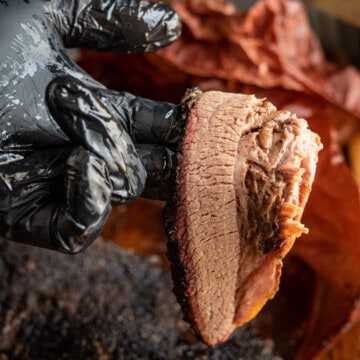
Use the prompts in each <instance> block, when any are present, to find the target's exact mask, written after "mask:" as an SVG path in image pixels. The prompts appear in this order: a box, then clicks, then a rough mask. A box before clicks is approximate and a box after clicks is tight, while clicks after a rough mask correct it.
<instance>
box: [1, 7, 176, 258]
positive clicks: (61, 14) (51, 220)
mask: <svg viewBox="0 0 360 360" xmlns="http://www.w3.org/2000/svg"><path fill="white" fill-rule="evenodd" d="M179 31H180V25H179V19H178V17H177V15H176V14H175V13H174V11H173V10H171V9H169V8H168V7H167V6H165V5H163V4H160V3H147V2H139V1H134V0H128V1H126V0H117V1H116V0H115V1H107V0H102V1H100V0H92V1H90V0H83V1H80V0H79V1H75V0H73V1H70V0H69V1H68V0H66V1H65V0H62V1H61V0H54V1H45V0H28V1H23V0H11V1H10V0H7V1H4V0H0V44H1V48H0V235H1V236H4V237H6V238H7V239H9V240H14V241H20V242H25V243H29V244H33V245H37V246H42V247H46V248H51V249H56V250H59V251H64V252H71V253H75V252H78V251H81V250H83V249H84V248H86V247H87V246H88V245H89V244H90V243H91V242H92V241H93V240H94V239H95V238H96V237H97V236H98V235H99V233H100V232H101V230H102V228H103V226H104V224H105V222H106V219H107V217H108V215H109V212H110V209H111V205H116V204H120V203H125V202H127V201H131V200H133V199H135V198H137V197H138V196H140V195H141V194H142V193H143V191H144V188H145V193H146V194H147V195H149V196H151V197H155V198H160V199H161V198H165V197H166V196H167V194H166V191H167V186H166V180H167V177H168V176H169V169H170V167H171V163H172V157H173V156H174V155H173V152H172V150H171V149H173V147H174V146H175V145H176V143H177V142H178V141H179V126H178V124H177V116H176V115H177V109H176V108H175V107H174V106H173V105H172V104H169V103H158V102H154V101H151V100H148V99H143V98H136V97H134V96H133V95H131V94H128V93H119V92H115V91H111V90H108V89H106V88H105V87H103V86H102V85H101V84H99V83H98V82H96V81H95V80H94V79H92V78H91V77H90V76H89V75H88V74H86V73H85V72H84V71H83V70H82V69H81V68H79V67H78V66H77V65H76V64H75V63H74V62H73V61H72V60H71V59H70V58H69V57H68V55H67V52H66V51H65V48H71V47H84V48H91V49H98V50H112V51H121V52H141V51H153V50H157V49H159V48H161V47H163V46H165V45H168V44H169V43H171V42H172V41H174V40H175V39H176V38H177V36H178V35H179Z"/></svg>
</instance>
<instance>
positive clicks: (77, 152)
mask: <svg viewBox="0 0 360 360" xmlns="http://www.w3.org/2000/svg"><path fill="white" fill-rule="evenodd" d="M111 194H112V185H111V180H110V178H109V173H108V169H107V166H106V163H105V162H104V161H103V160H102V159H101V158H99V157H97V156H96V155H94V154H92V153H91V152H90V151H89V150H86V149H84V148H81V147H78V148H76V149H74V151H73V152H72V154H71V156H70V157H69V158H68V161H67V167H66V172H65V203H64V204H62V205H61V206H59V207H58V210H57V211H56V215H55V216H54V220H53V225H52V228H53V229H54V230H53V234H52V237H53V243H54V244H55V246H56V247H57V249H58V250H61V251H65V252H70V253H77V252H79V251H82V250H84V249H85V248H87V247H88V246H89V245H90V244H91V243H92V242H93V241H94V240H95V239H96V238H97V237H98V236H99V235H100V233H101V231H102V229H103V227H104V226H105V223H106V220H107V218H108V216H109V214H110V210H111Z"/></svg>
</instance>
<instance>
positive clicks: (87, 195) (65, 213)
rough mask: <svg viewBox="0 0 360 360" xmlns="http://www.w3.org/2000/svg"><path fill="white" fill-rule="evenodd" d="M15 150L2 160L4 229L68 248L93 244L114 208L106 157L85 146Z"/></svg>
mask: <svg viewBox="0 0 360 360" xmlns="http://www.w3.org/2000/svg"><path fill="white" fill-rule="evenodd" d="M8 155H10V154H8ZM11 155H12V158H13V159H15V158H16V160H14V161H12V162H11V163H7V164H5V165H1V166H0V235H1V236H3V237H5V238H7V239H9V240H12V241H17V242H22V243H26V244H29V245H35V246H39V247H44V248H48V249H53V250H58V251H62V252H68V253H76V252H79V251H81V250H83V249H85V248H86V247H87V246H89V245H90V244H91V243H92V242H93V241H94V240H95V239H96V238H97V237H98V235H99V234H100V232H101V230H102V229H103V227H104V225H105V222H106V219H107V217H108V215H109V212H110V209H111V205H110V198H111V191H112V186H111V181H110V179H109V176H108V171H107V168H106V164H105V162H104V161H103V160H102V159H100V158H98V157H97V156H95V155H94V154H92V153H91V152H89V151H88V150H86V149H84V148H76V149H74V150H73V149H71V148H69V149H46V151H36V152H33V153H29V154H22V155H21V154H11ZM15 155H16V156H15ZM64 180H65V181H64ZM64 183H65V187H64Z"/></svg>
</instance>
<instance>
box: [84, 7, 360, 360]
mask: <svg viewBox="0 0 360 360" xmlns="http://www.w3.org/2000/svg"><path fill="white" fill-rule="evenodd" d="M173 6H174V7H175V9H176V10H177V11H178V13H179V15H180V17H181V19H182V21H183V35H182V37H181V39H180V40H178V41H177V42H175V43H174V44H173V45H171V46H170V47H168V48H166V49H164V50H161V51H160V52H158V53H156V54H148V55H119V54H101V55H100V54H94V53H91V52H85V53H84V57H83V61H82V62H81V64H82V66H83V67H85V68H86V69H87V70H88V71H89V72H91V73H92V74H93V75H94V76H95V77H96V78H98V79H99V80H100V81H102V82H103V83H105V85H107V86H108V87H111V88H114V89H120V90H127V91H132V92H134V93H135V94H137V95H141V96H146V97H150V98H153V99H158V100H167V101H173V102H179V101H180V99H181V97H182V95H183V94H184V92H185V89H186V88H188V87H191V86H194V85H198V86H200V87H201V88H202V89H203V90H210V89H216V90H222V91H233V92H243V93H254V94H255V95H257V96H258V97H267V98H268V99H269V100H270V101H272V102H273V103H274V104H275V105H276V106H277V107H278V108H284V109H289V110H291V111H292V112H294V113H296V114H297V115H298V116H300V117H304V118H306V119H307V120H308V121H309V125H310V128H311V129H312V130H314V131H315V132H317V133H318V134H319V135H320V136H321V139H322V142H323V144H324V150H323V151H322V152H321V153H320V158H319V165H318V170H317V175H316V178H315V183H314V186H313V191H312V193H311V195H310V199H309V202H308V205H307V207H306V209H305V213H304V217H303V222H304V224H305V225H306V226H307V227H308V228H309V229H310V232H309V235H307V236H302V237H301V238H299V239H298V240H297V242H296V245H295V247H294V248H293V250H292V251H291V256H290V257H289V258H287V259H286V261H285V267H284V270H283V280H282V282H281V284H280V292H279V293H278V295H277V296H276V297H275V299H274V300H273V301H271V302H270V303H269V304H268V305H267V306H266V307H265V308H264V309H263V311H262V312H261V313H260V315H259V316H258V318H257V320H256V321H257V323H258V325H259V327H260V328H261V329H262V330H263V331H264V333H266V334H267V335H269V336H271V337H273V338H274V340H275V342H276V347H277V349H278V350H279V351H280V353H281V354H282V355H283V356H284V358H289V359H299V360H301V359H306V358H314V357H315V356H321V353H322V352H323V351H324V350H326V349H327V348H328V347H329V346H331V344H332V343H333V342H334V339H336V337H337V336H339V335H340V334H341V333H342V332H344V331H345V330H346V329H347V328H348V327H349V326H350V325H351V324H353V323H355V322H356V321H358V319H359V313H360V310H359V306H358V302H359V296H360V200H359V187H358V184H357V183H356V181H355V180H354V178H353V175H352V174H351V171H350V169H349V168H348V166H347V164H346V161H345V158H344V155H343V153H342V149H341V147H342V146H346V142H347V140H348V138H349V136H350V135H351V134H352V133H353V132H354V131H356V129H358V127H359V124H358V123H359V117H360V91H359V90H358V89H360V74H359V72H358V71H357V70H356V69H355V68H353V67H346V68H340V67H339V66H337V65H335V64H333V63H331V62H329V61H327V60H326V59H325V57H324V54H323V52H322V50H321V47H320V45H319V43H318V41H317V39H316V37H315V36H314V34H313V32H312V30H311V28H310V26H309V23H308V20H307V15H306V12H305V10H304V8H303V5H302V4H301V2H299V1H297V0H260V1H258V2H257V3H256V5H254V6H253V7H252V8H251V9H250V10H249V11H248V12H246V13H239V12H237V11H236V9H235V7H234V6H233V5H231V4H229V3H227V2H226V1H219V0H183V1H174V2H173ZM149 84H151V85H149ZM161 236H162V235H161ZM139 241H140V242H141V239H139Z"/></svg>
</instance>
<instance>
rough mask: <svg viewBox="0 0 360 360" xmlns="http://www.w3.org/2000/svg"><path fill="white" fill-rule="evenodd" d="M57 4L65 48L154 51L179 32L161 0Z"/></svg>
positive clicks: (101, 0)
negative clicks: (65, 7)
mask: <svg viewBox="0 0 360 360" xmlns="http://www.w3.org/2000/svg"><path fill="white" fill-rule="evenodd" d="M72 3H74V2H72ZM60 4H61V8H60V5H59V11H61V12H62V13H64V14H65V16H63V17H60V21H62V23H61V26H59V30H60V31H61V33H62V35H63V38H64V42H65V46H67V47H83V48H89V49H94V50H95V49H97V50H108V51H109V50H111V51H117V52H134V53H138V52H144V51H155V50H157V49H160V48H162V47H164V46H166V45H169V44H170V43H172V42H173V41H174V40H176V39H177V38H178V36H179V35H180V31H181V25H180V20H179V17H178V16H177V14H176V13H175V11H174V10H173V9H171V8H170V7H168V6H167V5H165V4H162V3H152V2H146V1H137V0H130V1H129V0H114V1H108V0H92V1H90V0H87V1H76V2H75V4H76V5H75V6H73V7H72V8H71V9H64V8H63V6H64V5H63V2H62V1H61V2H60ZM57 18H58V17H57Z"/></svg>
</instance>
